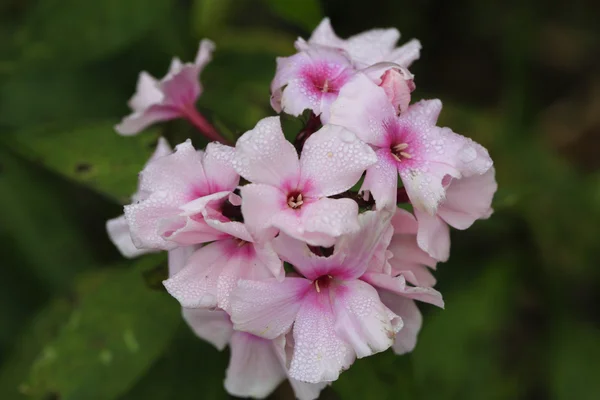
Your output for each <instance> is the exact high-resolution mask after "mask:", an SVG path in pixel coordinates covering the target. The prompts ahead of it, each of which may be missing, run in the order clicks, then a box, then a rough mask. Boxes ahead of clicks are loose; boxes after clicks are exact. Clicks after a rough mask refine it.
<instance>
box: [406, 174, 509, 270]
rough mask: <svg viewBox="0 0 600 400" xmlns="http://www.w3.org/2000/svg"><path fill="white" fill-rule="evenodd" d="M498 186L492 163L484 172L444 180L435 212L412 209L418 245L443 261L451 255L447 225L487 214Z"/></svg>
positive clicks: (462, 226)
mask: <svg viewBox="0 0 600 400" xmlns="http://www.w3.org/2000/svg"><path fill="white" fill-rule="evenodd" d="M497 189H498V184H497V183H496V179H495V170H494V167H491V168H490V169H488V170H487V171H486V172H485V173H484V174H471V175H463V177H462V178H461V179H451V180H450V181H449V182H447V186H446V196H445V198H444V199H443V200H442V202H441V203H440V205H439V207H438V210H437V213H436V214H435V215H430V214H428V213H426V212H423V211H421V210H418V209H415V216H416V217H417V220H418V221H419V233H418V235H417V240H418V243H419V246H421V248H422V249H423V250H425V251H427V252H428V253H429V254H430V255H431V256H433V257H434V258H436V259H437V260H440V261H446V260H447V259H448V256H449V255H450V232H449V229H448V225H450V226H452V227H454V228H456V229H461V230H463V229H467V228H469V227H470V226H471V225H473V223H474V222H475V221H476V220H478V219H487V218H489V217H490V215H492V212H493V210H492V207H491V205H492V199H493V197H494V193H496V190H497Z"/></svg>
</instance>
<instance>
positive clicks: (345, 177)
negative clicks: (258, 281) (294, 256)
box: [234, 117, 377, 247]
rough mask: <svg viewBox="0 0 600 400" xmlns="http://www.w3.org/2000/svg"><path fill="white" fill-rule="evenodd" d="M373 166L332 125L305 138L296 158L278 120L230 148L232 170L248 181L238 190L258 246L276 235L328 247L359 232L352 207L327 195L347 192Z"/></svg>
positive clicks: (366, 152)
mask: <svg viewBox="0 0 600 400" xmlns="http://www.w3.org/2000/svg"><path fill="white" fill-rule="evenodd" d="M376 161H377V159H376V157H375V154H374V153H373V150H371V148H370V147H369V146H367V145H366V144H364V143H362V142H361V141H360V140H358V139H357V138H356V136H355V135H354V134H353V133H352V132H350V131H348V130H347V129H344V128H342V127H339V126H333V125H325V126H324V127H323V128H321V129H320V130H319V131H317V132H316V133H314V134H313V135H312V136H310V137H309V138H308V140H307V141H306V143H305V144H304V147H303V150H302V155H301V157H300V159H298V154H297V153H296V149H295V148H294V146H293V145H292V144H291V143H290V142H288V141H287V140H286V139H285V137H284V135H283V132H282V130H281V123H280V121H279V117H269V118H265V119H263V120H261V121H259V123H258V124H257V125H256V127H255V128H254V129H252V130H250V131H248V132H246V133H245V134H244V135H243V136H242V137H241V138H240V139H239V140H238V142H237V144H236V149H235V159H234V167H235V169H236V171H237V172H238V173H239V174H240V175H241V176H242V177H244V178H245V179H247V180H248V181H250V182H252V183H251V184H249V185H245V186H243V187H242V188H241V196H242V214H243V216H244V221H245V223H246V225H247V226H248V229H249V230H250V232H251V233H252V234H253V235H254V236H255V237H257V238H259V241H262V240H268V239H270V238H272V237H274V236H275V235H276V234H277V232H278V231H279V230H281V231H282V232H285V233H286V234H288V235H290V236H292V237H294V238H297V239H300V240H303V241H306V242H307V243H309V244H311V245H318V246H325V247H328V246H331V245H332V244H333V243H334V241H335V238H337V237H338V236H340V235H343V234H345V233H350V232H354V231H356V230H358V229H359V225H358V221H357V215H358V205H357V204H356V202H355V201H354V200H351V199H330V198H328V196H332V195H335V194H338V193H341V192H343V191H345V190H347V189H349V188H351V187H352V186H353V185H354V184H355V183H356V182H357V181H358V180H359V179H360V177H361V175H362V173H363V172H364V170H365V169H366V168H367V167H368V166H370V165H372V164H373V163H375V162H376Z"/></svg>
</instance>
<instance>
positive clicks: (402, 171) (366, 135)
mask: <svg viewBox="0 0 600 400" xmlns="http://www.w3.org/2000/svg"><path fill="white" fill-rule="evenodd" d="M441 108H442V103H441V102H440V101H439V100H423V101H420V102H418V103H416V104H413V105H411V106H410V107H409V108H408V109H407V110H406V111H405V112H403V113H402V114H400V116H397V115H396V110H395V108H394V106H393V105H392V104H391V103H390V101H389V99H388V97H387V96H386V93H385V90H384V89H383V88H381V87H379V86H377V85H375V84H374V83H373V82H372V81H371V80H369V78H368V77H367V76H365V75H363V74H357V75H355V77H354V78H353V80H352V81H351V82H349V83H348V84H346V85H345V86H344V88H343V89H342V91H341V92H340V96H339V97H338V99H337V100H336V102H335V103H334V104H333V106H332V116H331V123H334V124H338V125H341V126H344V127H346V128H348V129H350V130H351V131H353V132H354V133H355V134H356V135H357V136H358V137H359V138H360V139H362V140H364V141H365V142H366V143H369V144H370V145H372V146H373V147H374V148H375V150H376V151H375V152H376V154H377V159H378V162H377V164H375V165H373V166H371V167H369V169H368V170H367V174H366V177H365V181H364V183H363V186H362V190H368V191H369V192H370V193H371V194H372V195H373V197H374V198H375V201H376V204H377V207H378V208H383V207H394V208H395V205H396V192H397V185H398V182H397V181H398V174H399V175H400V178H401V179H402V183H403V184H404V187H405V189H406V192H407V194H408V197H409V199H410V201H411V203H412V204H413V206H414V208H415V209H417V210H419V211H423V212H425V213H428V214H429V215H435V213H436V212H437V209H438V206H439V204H440V203H441V202H442V201H443V200H444V198H445V191H446V190H445V189H446V187H447V186H448V182H449V181H450V180H451V179H452V178H454V179H459V178H461V177H463V176H475V175H483V174H484V173H486V172H487V171H488V170H489V169H490V168H491V167H492V160H491V159H490V157H489V155H488V153H487V150H486V149H484V148H483V147H482V146H481V145H479V144H477V143H475V142H473V141H472V140H470V139H468V138H465V137H463V136H460V135H458V134H456V133H454V132H452V131H451V130H450V129H448V128H440V127H437V126H436V125H435V124H436V121H437V118H438V115H439V113H440V111H441Z"/></svg>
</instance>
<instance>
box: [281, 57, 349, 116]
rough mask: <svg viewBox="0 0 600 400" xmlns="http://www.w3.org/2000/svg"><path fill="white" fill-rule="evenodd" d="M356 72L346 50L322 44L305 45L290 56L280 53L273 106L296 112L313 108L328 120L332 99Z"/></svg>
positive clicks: (296, 113) (288, 111)
mask: <svg viewBox="0 0 600 400" xmlns="http://www.w3.org/2000/svg"><path fill="white" fill-rule="evenodd" d="M354 72H355V70H354V67H353V65H352V62H351V61H350V60H349V59H348V56H347V55H346V53H345V52H344V51H341V50H338V49H333V48H328V47H323V46H319V45H313V46H305V47H304V48H303V49H302V51H300V52H299V53H296V54H294V55H293V56H290V57H278V58H277V71H276V72H275V77H274V78H273V82H272V83H271V106H272V107H273V109H274V110H275V111H277V112H278V113H279V112H282V111H283V112H285V113H286V114H291V115H294V116H298V115H300V114H302V112H303V111H304V110H306V109H310V110H312V111H313V113H314V114H315V115H320V116H321V121H322V122H323V123H326V122H327V120H328V118H329V107H330V106H331V103H333V101H334V100H335V99H336V97H337V95H338V93H339V91H340V89H341V88H342V86H343V85H344V84H345V83H346V82H347V81H348V80H349V79H350V78H351V77H352V75H354Z"/></svg>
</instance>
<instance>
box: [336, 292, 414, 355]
mask: <svg viewBox="0 0 600 400" xmlns="http://www.w3.org/2000/svg"><path fill="white" fill-rule="evenodd" d="M334 290H335V294H334V295H333V307H334V313H335V331H336V333H337V334H338V335H339V336H340V337H341V338H343V339H344V340H345V341H346V342H347V343H349V344H350V345H351V346H352V348H353V349H354V351H355V352H356V355H357V357H358V358H363V357H368V356H370V355H372V354H375V353H379V352H381V351H384V350H387V349H388V348H390V347H391V346H392V344H393V343H394V338H395V337H396V333H398V332H399V331H400V329H402V319H401V318H400V317H398V316H397V315H396V314H394V313H393V312H391V311H390V310H389V309H388V308H387V307H386V306H385V305H384V304H383V303H382V302H381V300H379V296H378V295H377V291H376V290H375V289H374V288H373V287H372V286H371V285H369V284H368V283H365V282H362V281H359V280H354V281H346V282H344V284H343V286H342V287H339V288H336V289H334Z"/></svg>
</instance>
